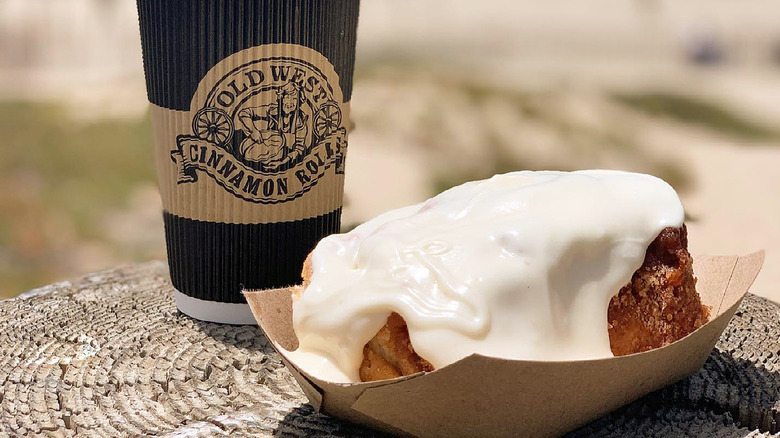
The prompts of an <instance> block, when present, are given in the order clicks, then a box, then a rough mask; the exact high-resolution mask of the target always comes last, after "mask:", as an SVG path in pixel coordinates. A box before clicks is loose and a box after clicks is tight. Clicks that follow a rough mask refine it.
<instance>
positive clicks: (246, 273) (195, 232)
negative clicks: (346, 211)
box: [163, 209, 341, 303]
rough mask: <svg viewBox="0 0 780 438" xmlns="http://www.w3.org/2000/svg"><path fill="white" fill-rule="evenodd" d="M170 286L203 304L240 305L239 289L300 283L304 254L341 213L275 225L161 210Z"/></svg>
mask: <svg viewBox="0 0 780 438" xmlns="http://www.w3.org/2000/svg"><path fill="white" fill-rule="evenodd" d="M163 219H164V221H165V233H166V236H167V237H168V263H169V265H170V271H171V281H172V282H173V286H174V287H175V288H176V289H177V290H179V291H182V292H184V293H185V294H187V295H189V296H191V297H195V298H199V299H202V300H208V301H220V302H224V303H243V302H245V301H244V298H243V296H241V288H242V286H243V287H245V288H247V289H271V288H277V287H285V286H291V285H294V284H300V283H301V270H302V268H303V262H304V261H305V260H306V256H307V255H308V254H309V253H310V252H311V250H312V249H314V245H315V244H316V242H317V241H318V240H319V239H320V238H321V237H322V236H325V235H328V234H332V233H335V232H337V231H338V228H339V222H340V219H341V209H339V210H336V211H334V212H332V213H329V214H326V215H322V216H319V217H316V218H312V219H304V220H300V221H294V222H280V223H275V224H260V225H238V224H220V223H214V222H202V221H196V220H192V219H186V218H181V217H178V216H174V215H172V214H170V213H167V212H164V213H163Z"/></svg>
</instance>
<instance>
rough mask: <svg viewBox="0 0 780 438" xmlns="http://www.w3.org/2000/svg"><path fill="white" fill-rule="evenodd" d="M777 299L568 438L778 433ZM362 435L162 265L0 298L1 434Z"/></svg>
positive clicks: (754, 302) (747, 313) (258, 338)
mask: <svg viewBox="0 0 780 438" xmlns="http://www.w3.org/2000/svg"><path fill="white" fill-rule="evenodd" d="M778 355H780V305H777V304H775V303H773V302H771V301H767V300H765V299H762V298H758V297H754V296H748V297H747V298H746V299H745V301H744V302H743V304H742V307H741V308H740V310H739V311H738V312H737V315H736V316H735V318H734V320H733V321H732V322H731V324H730V325H729V327H728V328H727V330H726V332H725V333H724V334H723V336H722V337H721V339H720V341H719V342H718V345H717V347H716V349H715V351H713V353H712V355H711V356H710V358H709V359H708V361H707V363H706V364H705V365H704V367H703V368H702V369H701V370H700V371H699V372H698V373H697V374H696V375H694V376H692V377H690V378H688V379H686V380H684V381H682V382H679V383H677V384H676V385H672V386H670V387H668V388H665V389H663V390H661V391H658V392H656V393H653V394H650V395H648V396H647V397H644V398H642V399H640V400H638V401H636V402H634V403H632V404H630V405H628V406H626V407H624V408H621V409H619V410H618V411H616V412H613V413H612V414H609V415H607V416H605V417H603V418H601V419H599V420H597V421H595V422H593V423H591V424H590V425H588V426H585V427H584V428H582V429H580V430H578V431H575V432H574V433H573V434H572V436H577V437H579V436H583V437H584V436H623V435H626V434H630V435H633V436H691V435H698V436H724V437H742V436H768V435H770V434H773V433H776V432H778V431H780V370H779V369H778V368H780V365H779V362H780V361H778ZM36 435H37V436H58V437H59V436H63V437H70V436H76V435H78V436H80V437H81V436H100V437H104V436H166V437H194V436H227V435H230V436H336V437H339V436H343V437H351V436H372V435H373V434H372V432H371V431H368V430H365V429H363V428H360V427H359V426H354V425H351V424H348V423H345V422H342V421H339V420H334V419H331V418H329V417H326V416H323V415H318V414H316V413H314V412H313V410H312V409H311V407H310V406H309V405H308V404H307V403H306V398H305V397H304V396H303V394H302V393H301V392H300V390H299V389H298V387H297V385H296V383H295V381H294V380H293V378H292V377H291V376H290V374H289V373H288V372H287V370H286V369H285V368H284V366H283V365H282V363H281V362H280V360H279V358H278V356H277V355H276V354H275V353H274V352H273V349H272V348H271V347H270V346H269V345H268V343H267V341H266V339H265V338H264V337H263V335H262V334H261V333H260V331H259V330H258V329H257V328H256V327H235V326H222V325H218V324H210V323H203V322H199V321H195V320H192V319H190V318H188V317H185V316H183V315H181V314H179V313H178V312H177V311H176V308H175V306H174V303H173V297H172V287H171V285H170V282H169V281H168V278H167V270H166V268H165V266H164V265H163V264H162V263H159V262H155V263H147V264H141V265H135V266H127V267H121V268H117V269H113V270H109V271H104V272H99V273H95V274H91V275H88V276H86V277H84V278H82V279H81V280H79V281H77V282H75V283H58V284H54V285H51V286H47V287H45V288H42V289H38V290H35V291H32V292H30V293H28V294H25V295H24V296H22V297H20V298H17V299H13V300H6V301H0V437H5V436H36Z"/></svg>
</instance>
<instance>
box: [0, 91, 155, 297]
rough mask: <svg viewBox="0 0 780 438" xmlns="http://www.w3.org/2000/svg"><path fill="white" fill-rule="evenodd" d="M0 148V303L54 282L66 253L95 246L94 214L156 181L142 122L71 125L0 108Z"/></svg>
mask: <svg viewBox="0 0 780 438" xmlns="http://www.w3.org/2000/svg"><path fill="white" fill-rule="evenodd" d="M0 142H2V149H0V150H2V153H0V187H2V192H0V296H11V295H16V294H18V293H20V292H24V291H26V290H27V289H30V288H32V287H37V286H40V285H43V284H46V283H48V282H50V281H54V280H58V279H60V278H59V276H60V275H63V274H62V273H61V272H65V271H67V269H64V268H63V267H62V265H67V264H68V260H67V258H68V254H67V252H68V248H70V247H71V246H72V245H76V244H78V243H79V242H83V241H96V242H99V241H100V239H101V235H100V232H99V230H100V227H98V226H97V220H98V219H97V218H98V216H99V214H100V213H101V212H102V211H104V210H105V209H106V208H111V207H117V206H121V205H122V204H123V203H124V202H125V200H126V198H127V195H128V193H129V192H130V191H131V189H132V188H133V187H134V186H136V185H138V184H139V183H150V182H151V183H153V182H154V180H155V175H154V166H153V161H152V160H153V157H152V135H151V128H150V125H149V123H148V118H147V117H143V118H139V119H137V120H126V121H124V120H112V121H104V120H101V121H94V122H85V121H74V120H73V119H71V118H70V117H69V116H68V114H67V113H66V112H65V111H64V109H62V108H60V107H58V106H55V105H48V104H38V103H21V102H1V103H0Z"/></svg>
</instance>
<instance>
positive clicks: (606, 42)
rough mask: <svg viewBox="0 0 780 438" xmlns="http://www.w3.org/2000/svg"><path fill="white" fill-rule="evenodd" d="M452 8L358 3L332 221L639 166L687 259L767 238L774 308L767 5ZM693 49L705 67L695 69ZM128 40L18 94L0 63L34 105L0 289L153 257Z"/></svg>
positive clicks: (18, 150)
mask: <svg viewBox="0 0 780 438" xmlns="http://www.w3.org/2000/svg"><path fill="white" fill-rule="evenodd" d="M17 3H18V4H22V3H23V2H17ZM83 3H86V0H84V1H83ZM449 4H450V3H449V2H444V1H443V0H431V1H428V2H414V1H411V0H403V1H400V2H393V1H390V0H386V1H379V0H372V1H371V2H368V1H366V2H363V5H362V8H363V9H362V13H361V18H360V35H359V47H358V65H357V73H356V80H355V89H354V94H353V101H352V114H353V117H354V119H355V123H356V129H355V131H354V132H353V134H352V135H351V137H350V150H349V154H348V160H347V183H346V184H347V187H346V202H347V204H346V207H345V210H344V220H343V223H344V226H345V227H351V226H352V225H354V224H357V223H359V222H361V221H363V220H365V219H368V218H370V217H372V216H374V215H376V214H378V213H380V212H382V211H384V210H387V209H390V208H394V207H398V206H401V205H404V204H408V203H412V202H418V201H420V200H423V199H425V198H427V197H429V196H431V195H432V194H435V193H436V192H438V191H440V190H442V189H444V188H447V187H449V186H451V185H453V184H457V183H460V182H463V181H465V180H468V179H475V178H482V177H487V176H490V175H492V174H493V173H497V172H505V171H510V170H517V169H576V168H593V167H604V168H620V169H627V170H635V171H642V172H648V173H652V174H655V175H658V176H660V177H663V178H664V179H667V180H668V181H670V182H671V183H672V184H673V185H674V186H675V188H677V189H678V191H679V193H680V195H681V197H682V199H683V202H684V204H685V207H686V212H687V214H688V224H689V230H690V245H691V248H692V250H693V251H694V252H700V253H708V254H742V253H746V252H750V251H753V250H755V249H759V248H764V249H766V250H767V261H766V265H765V268H764V270H763V272H762V273H761V275H760V276H759V278H758V280H757V282H756V284H755V286H754V288H753V292H754V293H757V294H759V295H763V296H767V297H769V298H772V299H774V300H776V301H780V288H779V287H777V286H776V285H777V284H780V227H778V226H777V225H776V224H778V223H780V196H778V195H780V134H778V132H780V64H778V62H777V61H775V60H773V59H774V58H773V57H774V56H780V55H777V53H780V52H776V51H777V47H780V33H778V34H776V35H775V34H771V32H773V31H775V32H780V31H777V29H780V16H778V15H777V14H774V13H773V12H774V11H775V9H774V3H772V2H768V1H764V0H755V1H752V2H751V3H750V5H749V7H747V6H745V5H738V4H737V3H733V2H716V3H712V2H707V3H704V2H703V1H700V0H696V1H693V2H685V4H680V3H671V2H658V1H644V2H624V1H620V2H618V1H610V0H598V1H597V4H595V5H594V4H593V3H590V2H589V3H588V4H587V5H584V4H582V5H579V4H577V3H571V2H563V1H553V2H544V4H541V3H539V2H528V3H527V4H526V3H518V2H513V1H509V0H496V1H493V2H491V3H485V4H483V3H479V4H477V3H475V2H462V3H458V7H445V6H446V5H449ZM488 6H490V7H488ZM594 9H598V10H599V11H600V13H599V14H593V13H592V11H593V10H594ZM122 10H123V11H125V12H123V13H126V8H123V9H122ZM496 11H499V12H501V13H499V14H496V13H495V12H496ZM132 19H134V18H132ZM0 21H2V20H0ZM0 24H2V23H0ZM702 41H704V42H707V44H710V43H711V44H713V45H714V46H715V47H717V48H719V49H720V50H721V51H722V52H723V56H722V59H721V60H720V61H719V62H714V63H708V64H696V63H694V62H691V58H692V57H693V56H694V55H695V54H696V51H695V50H694V49H695V48H696V45H697V44H700V43H701V42H702ZM123 44H124V45H123V47H124V50H128V52H127V57H133V56H135V57H136V61H137V62H135V63H133V62H128V61H127V60H126V59H124V60H122V65H127V66H129V67H124V68H125V70H121V69H119V68H118V67H117V68H115V69H114V70H116V71H120V73H121V74H118V76H115V77H113V79H111V77H108V78H107V79H106V78H103V79H101V80H100V81H98V82H97V85H96V86H94V87H82V88H79V86H77V85H74V86H72V87H71V86H65V85H67V84H68V83H69V82H68V80H70V79H68V78H72V77H74V75H73V71H72V70H69V72H68V73H67V74H65V75H61V76H58V75H57V74H56V71H55V70H56V69H54V68H53V67H51V66H49V67H47V70H46V71H45V72H44V73H41V74H40V75H38V76H36V78H37V77H40V83H39V86H37V87H34V88H35V90H28V91H29V92H28V93H26V94H25V93H22V94H19V92H20V90H19V89H18V88H19V87H9V86H8V84H11V83H17V82H15V81H10V80H6V79H8V78H19V77H23V76H25V74H24V72H23V71H22V72H21V73H20V70H19V69H16V70H14V71H10V70H8V69H6V70H3V66H2V65H0V84H5V85H0V96H5V97H6V100H7V99H14V100H17V101H18V100H20V99H22V100H24V101H25V102H29V101H30V100H32V101H36V102H39V103H35V104H29V103H18V102H17V103H8V102H6V103H4V104H3V107H2V111H0V113H2V115H3V120H0V129H2V132H1V134H2V137H3V139H4V140H3V142H4V143H3V149H4V151H6V152H4V155H3V157H2V158H1V159H0V171H2V172H0V173H1V176H0V182H2V186H3V187H4V188H6V190H5V191H4V192H3V193H2V194H0V279H2V280H0V295H6V296H9V295H15V294H17V293H19V292H23V291H24V290H26V289H29V288H32V287H36V286H40V285H43V284H46V283H49V282H52V281H57V280H61V279H65V278H70V277H74V276H77V275H79V274H81V273H85V272H89V271H92V270H96V269H101V268H105V267H109V266H114V265H116V264H119V263H123V262H128V261H136V260H138V261H140V260H147V259H150V258H163V257H164V256H165V250H164V245H163V237H162V221H161V217H160V214H159V209H160V205H159V197H158V196H157V195H156V189H155V182H154V176H153V169H152V168H151V166H150V167H149V168H144V166H143V163H145V162H146V161H147V158H148V157H150V156H151V155H150V151H151V138H150V136H148V122H147V121H146V117H147V115H146V114H145V113H144V112H143V111H139V109H142V108H144V107H145V105H144V103H143V102H144V99H145V96H144V95H143V91H142V90H143V77H142V74H141V65H140V57H138V53H137V48H136V46H134V45H132V44H130V45H128V44H125V43H123ZM773 44H777V46H773ZM705 45H706V44H705ZM128 47H129V48H128ZM117 58H118V59H122V58H123V57H117ZM112 68H113V67H112ZM114 70H112V71H114ZM112 74H113V73H112ZM75 76H76V77H77V76H78V75H75ZM74 83H75V82H74ZM46 84H49V85H46ZM120 85H121V86H120ZM47 86H48V87H49V88H50V89H49V90H48V91H47ZM117 88H118V89H121V90H124V91H123V92H121V93H119V94H116V93H113V94H112V93H111V90H112V89H117ZM63 90H66V91H63ZM67 90H71V91H67ZM132 90H135V92H132ZM22 91H24V90H22ZM107 96H110V97H111V98H110V99H109V98H108V97H107ZM52 100H53V101H56V102H57V104H64V106H63V107H62V108H63V109H62V110H61V111H60V110H53V109H52V108H51V106H50V103H51V101H52ZM109 101H110V103H111V105H110V110H109V111H108V115H109V116H110V118H109V119H107V120H106V119H105V115H106V111H104V109H105V105H106V102H109ZM31 108H32V110H31ZM52 111H53V112H54V115H52V114H53V113H52ZM36 115H37V116H36ZM19 130H24V133H19ZM55 144H58V145H60V146H63V145H64V146H67V147H60V148H57V147H53V146H52V145H55ZM73 148H76V149H75V150H76V157H83V158H84V159H83V160H75V159H69V158H73V157H72V154H68V153H67V151H68V150H71V149H73ZM106 163H109V164H110V165H111V166H113V167H111V171H108V172H102V173H101V171H96V170H92V171H85V170H84V169H87V168H88V169H108V168H109V167H110V166H106V165H105V164H106ZM150 164H151V163H150ZM84 166H87V167H84ZM89 166H92V167H89ZM103 178H108V181H109V182H110V183H108V184H96V183H95V181H101V180H103Z"/></svg>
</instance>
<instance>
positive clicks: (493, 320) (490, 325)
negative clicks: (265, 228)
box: [290, 170, 683, 382]
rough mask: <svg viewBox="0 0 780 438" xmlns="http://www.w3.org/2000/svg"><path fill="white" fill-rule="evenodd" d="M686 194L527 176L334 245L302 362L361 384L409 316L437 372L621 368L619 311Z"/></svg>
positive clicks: (359, 231)
mask: <svg viewBox="0 0 780 438" xmlns="http://www.w3.org/2000/svg"><path fill="white" fill-rule="evenodd" d="M682 223H683V207H682V204H681V203H680V200H679V198H678V197H677V194H676V193H675V191H674V189H672V187H671V186H669V185H668V184H667V183H665V182H664V181H662V180H660V179H658V178H655V177H652V176H649V175H643V174H636V173H628V172H618V171H605V170H588V171H578V172H571V173H567V172H514V173H509V174H505V175H497V176H494V177H493V178H490V179H487V180H483V181H475V182H470V183H466V184H463V185H461V186H458V187H455V188H453V189H450V190H447V191H445V192H443V193H441V194H440V195H438V196H436V197H434V198H431V199H430V200H428V201H426V202H424V203H422V204H418V205H414V206H410V207H404V208H400V209H397V210H393V211H390V212H388V213H385V214H383V215H381V216H379V217H377V218H375V219H372V220H370V221H368V222H366V223H365V224H363V225H361V226H359V227H357V228H355V229H354V230H353V231H351V232H349V233H346V234H340V235H332V236H329V237H326V238H324V239H322V241H320V243H319V244H318V245H317V247H316V248H315V249H314V251H313V253H312V259H311V261H312V268H313V274H312V276H311V281H310V284H309V286H308V287H307V288H306V290H305V291H304V292H303V294H302V295H301V297H300V298H299V299H298V300H296V302H295V303H294V304H293V327H294V329H295V333H296V334H297V336H298V339H299V341H300V346H299V348H298V350H296V351H294V352H290V358H291V360H293V361H294V362H295V363H296V365H298V366H299V367H301V368H302V369H303V370H305V371H306V372H307V373H309V374H311V375H313V376H315V377H317V378H320V379H323V380H329V381H333V382H357V381H359V377H358V369H359V366H360V363H361V360H362V357H363V356H362V351H363V346H364V345H365V344H366V343H367V342H368V341H369V340H370V339H371V338H372V337H373V336H374V335H375V334H376V333H377V331H378V330H379V329H380V328H381V327H382V326H383V325H384V324H385V322H386V320H387V317H388V316H389V315H390V313H391V312H397V313H399V314H400V315H401V316H402V317H403V318H404V320H406V324H407V326H408V328H409V336H410V339H411V342H412V345H413V347H414V349H415V351H416V352H417V353H418V354H419V355H420V356H421V357H423V358H425V359H426V360H428V361H429V362H430V363H431V364H432V365H433V366H434V367H435V368H437V369H438V368H441V367H444V366H446V365H448V364H451V363H453V362H455V361H457V360H459V359H462V358H464V357H467V356H469V355H471V354H473V353H479V354H482V355H486V356H494V357H501V358H506V359H526V360H578V359H593V358H603V357H610V356H612V352H611V351H610V347H609V336H608V332H607V308H608V306H609V301H610V299H611V298H612V297H613V296H614V295H615V294H617V293H618V292H619V290H620V288H621V287H622V286H624V285H625V284H627V283H628V282H629V281H630V279H631V276H632V274H633V273H634V271H636V270H637V269H638V268H639V267H640V266H641V265H642V262H643V260H644V255H645V251H646V250H647V247H648V245H649V244H650V243H651V242H652V241H653V240H654V239H655V238H656V237H657V236H658V234H659V233H660V232H661V230H663V229H664V228H666V227H680V226H682Z"/></svg>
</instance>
